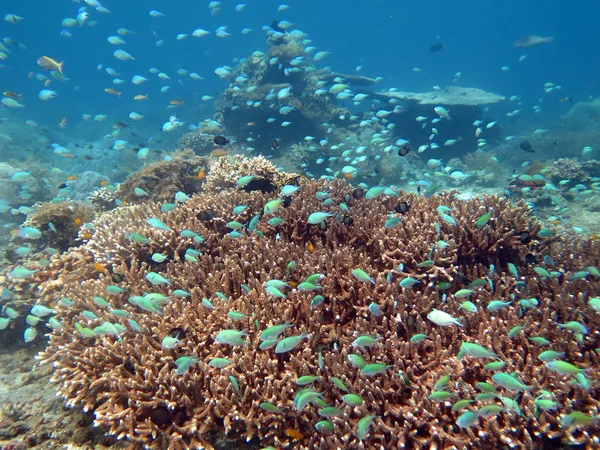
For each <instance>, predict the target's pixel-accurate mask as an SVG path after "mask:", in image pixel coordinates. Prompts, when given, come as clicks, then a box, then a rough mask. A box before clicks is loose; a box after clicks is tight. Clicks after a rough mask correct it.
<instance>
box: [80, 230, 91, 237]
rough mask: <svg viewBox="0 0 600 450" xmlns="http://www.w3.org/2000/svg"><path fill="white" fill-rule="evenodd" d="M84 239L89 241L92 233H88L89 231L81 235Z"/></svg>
mask: <svg viewBox="0 0 600 450" xmlns="http://www.w3.org/2000/svg"><path fill="white" fill-rule="evenodd" d="M82 236H83V238H84V239H91V238H92V233H90V232H89V231H86V232H85V233H83V234H82Z"/></svg>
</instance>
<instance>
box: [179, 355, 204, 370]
mask: <svg viewBox="0 0 600 450" xmlns="http://www.w3.org/2000/svg"><path fill="white" fill-rule="evenodd" d="M198 361H200V358H196V357H195V356H182V357H180V358H177V359H176V360H175V365H176V366H177V370H176V371H175V373H177V375H183V374H184V373H186V372H187V371H188V369H189V368H190V366H191V365H192V364H195V363H197V362H198Z"/></svg>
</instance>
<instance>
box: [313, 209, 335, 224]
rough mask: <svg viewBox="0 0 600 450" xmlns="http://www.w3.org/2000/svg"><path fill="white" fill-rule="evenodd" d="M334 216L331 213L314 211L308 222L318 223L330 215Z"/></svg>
mask: <svg viewBox="0 0 600 450" xmlns="http://www.w3.org/2000/svg"><path fill="white" fill-rule="evenodd" d="M331 216H333V214H331V213H326V212H314V213H312V214H311V215H310V216H308V223H309V224H311V225H318V224H320V223H321V222H323V221H324V220H325V219H327V218H328V217H331Z"/></svg>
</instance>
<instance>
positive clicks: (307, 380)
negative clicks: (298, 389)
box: [296, 375, 320, 386]
mask: <svg viewBox="0 0 600 450" xmlns="http://www.w3.org/2000/svg"><path fill="white" fill-rule="evenodd" d="M319 378H320V377H316V376H314V375H305V376H303V377H300V378H298V379H297V380H296V384H297V385H298V386H306V385H307V384H312V383H314V382H315V381H317V380H319Z"/></svg>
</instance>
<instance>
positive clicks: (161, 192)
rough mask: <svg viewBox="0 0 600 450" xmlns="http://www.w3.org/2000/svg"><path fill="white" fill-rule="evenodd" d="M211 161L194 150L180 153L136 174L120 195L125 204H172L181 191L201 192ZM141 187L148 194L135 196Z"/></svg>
mask: <svg viewBox="0 0 600 450" xmlns="http://www.w3.org/2000/svg"><path fill="white" fill-rule="evenodd" d="M206 167H207V159H206V158H203V157H201V156H197V155H195V154H194V153H193V152H192V151H190V150H184V151H181V152H176V153H174V154H172V155H171V159H170V160H168V161H167V160H163V161H157V162H155V163H152V164H149V165H147V166H144V167H143V168H142V169H141V170H139V171H137V172H134V173H132V174H131V175H130V176H128V177H127V179H126V180H125V181H123V183H121V184H120V185H119V187H118V188H117V192H116V195H117V197H118V198H119V199H120V200H122V201H123V202H125V203H127V204H129V203H140V202H148V201H155V202H156V201H159V202H160V201H163V202H164V201H172V200H173V196H174V195H175V193H177V192H178V191H182V192H186V193H188V194H190V195H191V194H195V193H196V192H199V191H200V189H201V188H202V184H203V183H204V174H203V173H202V172H203V171H205V169H206ZM136 188H141V189H143V190H144V191H146V192H147V193H148V195H144V196H140V195H138V194H136V193H135V189H136Z"/></svg>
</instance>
